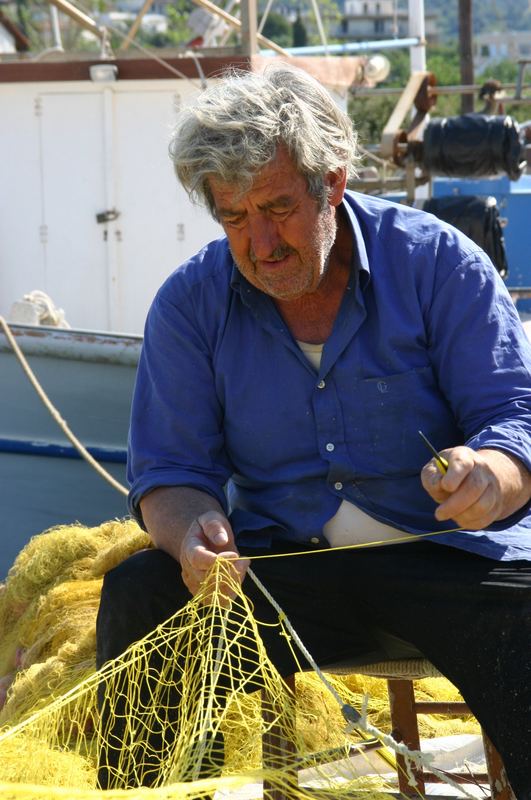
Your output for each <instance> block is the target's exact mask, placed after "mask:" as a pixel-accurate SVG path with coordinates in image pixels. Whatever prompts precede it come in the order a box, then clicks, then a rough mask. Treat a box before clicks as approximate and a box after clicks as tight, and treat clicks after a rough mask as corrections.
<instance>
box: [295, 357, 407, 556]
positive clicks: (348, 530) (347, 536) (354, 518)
mask: <svg viewBox="0 0 531 800" xmlns="http://www.w3.org/2000/svg"><path fill="white" fill-rule="evenodd" d="M297 344H298V345H299V347H300V349H301V350H302V352H303V353H304V355H305V356H306V358H307V359H308V361H309V362H310V364H311V365H312V366H313V367H314V368H315V370H316V372H319V367H320V365H321V356H322V354H323V345H322V344H309V343H308V342H299V341H297ZM323 533H324V535H325V537H326V539H327V541H328V542H329V544H330V546H331V547H341V546H343V545H348V544H358V543H361V542H380V541H390V540H392V539H403V538H405V537H407V538H411V539H414V538H415V537H414V535H413V534H407V533H404V531H401V530H398V528H393V527H392V526H391V525H386V524H385V523H383V522H378V520H376V519H373V518H372V517H371V516H369V514H366V513H365V512H364V511H362V510H361V509H360V508H358V507H357V506H355V505H354V504H353V503H350V502H349V501H348V500H342V501H341V505H340V506H339V508H338V510H337V511H336V513H335V514H334V516H333V517H332V519H329V520H328V522H327V523H326V524H325V525H324V527H323Z"/></svg>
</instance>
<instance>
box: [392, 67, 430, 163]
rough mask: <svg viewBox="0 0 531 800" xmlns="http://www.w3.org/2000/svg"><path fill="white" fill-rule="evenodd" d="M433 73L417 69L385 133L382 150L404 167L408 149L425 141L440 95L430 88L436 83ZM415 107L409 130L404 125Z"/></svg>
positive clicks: (394, 110)
mask: <svg viewBox="0 0 531 800" xmlns="http://www.w3.org/2000/svg"><path fill="white" fill-rule="evenodd" d="M435 83H436V80H435V76H434V75H433V73H431V72H413V73H412V74H411V76H410V78H409V80H408V82H407V84H406V86H405V88H404V91H403V92H402V94H401V95H400V98H399V100H398V103H397V104H396V106H395V107H394V109H393V112H392V114H391V116H390V117H389V119H388V121H387V123H386V125H385V128H384V130H383V133H382V139H381V143H380V153H381V156H382V158H389V159H392V160H393V161H394V162H395V164H397V165H398V166H402V165H403V164H404V161H405V158H406V156H407V155H408V152H409V151H410V150H411V149H412V148H413V149H415V148H414V145H415V144H418V143H419V142H420V140H421V134H422V130H423V127H424V121H425V119H426V114H427V113H428V112H429V110H430V109H431V108H432V107H433V106H434V105H435V103H436V100H437V96H436V95H435V94H434V93H432V92H431V91H430V89H431V88H432V87H433V86H435ZM412 108H415V111H416V113H415V116H414V117H413V119H412V120H411V122H410V124H409V125H408V127H407V129H404V128H402V127H401V126H402V125H403V123H404V120H405V118H406V116H407V114H408V113H409V112H410V111H411V109H412Z"/></svg>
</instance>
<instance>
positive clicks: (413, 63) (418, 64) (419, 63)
mask: <svg viewBox="0 0 531 800" xmlns="http://www.w3.org/2000/svg"><path fill="white" fill-rule="evenodd" d="M408 10H409V35H410V36H411V37H416V38H417V39H418V41H419V43H418V44H417V45H413V46H412V47H410V49H409V62H410V69H411V72H412V73H413V72H425V71H426V29H425V23H424V0H408Z"/></svg>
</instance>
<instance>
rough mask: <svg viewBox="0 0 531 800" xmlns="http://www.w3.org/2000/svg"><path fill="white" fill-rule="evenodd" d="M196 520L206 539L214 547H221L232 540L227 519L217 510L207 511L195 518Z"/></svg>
mask: <svg viewBox="0 0 531 800" xmlns="http://www.w3.org/2000/svg"><path fill="white" fill-rule="evenodd" d="M197 522H198V523H199V525H200V526H201V529H202V531H203V533H204V535H205V537H206V538H207V539H208V541H209V542H210V543H211V544H212V545H214V547H216V548H218V547H219V548H223V547H226V545H228V544H229V542H230V541H231V540H232V538H233V536H232V530H231V528H230V525H229V523H228V521H227V520H226V519H225V518H224V517H223V516H222V515H221V514H220V513H219V512H218V511H207V512H206V513H205V514H201V516H200V517H198V518H197Z"/></svg>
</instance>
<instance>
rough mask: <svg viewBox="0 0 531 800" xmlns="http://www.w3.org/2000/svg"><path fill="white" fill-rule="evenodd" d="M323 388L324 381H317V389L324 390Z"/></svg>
mask: <svg viewBox="0 0 531 800" xmlns="http://www.w3.org/2000/svg"><path fill="white" fill-rule="evenodd" d="M325 386H326V383H325V382H324V381H319V383H318V384H317V388H318V389H324V388H325Z"/></svg>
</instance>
